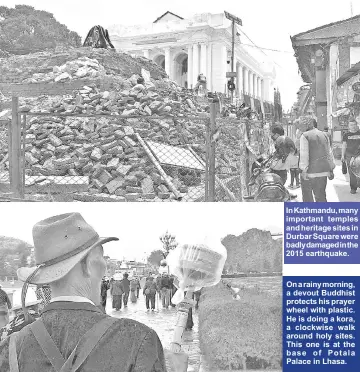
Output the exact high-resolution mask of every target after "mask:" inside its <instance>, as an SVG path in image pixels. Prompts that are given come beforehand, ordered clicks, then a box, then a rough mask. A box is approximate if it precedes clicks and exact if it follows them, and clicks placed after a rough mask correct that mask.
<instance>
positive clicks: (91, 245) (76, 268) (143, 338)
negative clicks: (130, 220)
mask: <svg viewBox="0 0 360 372" xmlns="http://www.w3.org/2000/svg"><path fill="white" fill-rule="evenodd" d="M33 240H34V250H35V257H36V266H34V267H22V268H20V269H18V271H17V275H18V278H19V279H20V280H21V281H23V282H24V287H23V291H24V293H26V289H27V286H28V284H34V285H37V284H41V283H49V284H50V286H51V291H52V295H53V298H52V300H51V303H50V304H49V305H48V306H47V307H46V308H45V309H44V310H43V312H42V313H41V317H40V318H39V319H38V320H36V321H35V322H33V323H31V324H30V325H29V326H27V327H24V328H23V329H21V330H20V331H19V332H16V333H14V334H12V335H11V336H10V337H8V338H6V339H5V341H3V342H2V343H1V344H0V371H1V372H9V371H10V370H12V371H15V370H17V371H19V372H25V371H26V372H38V371H43V370H45V369H46V370H50V369H51V370H55V371H59V370H60V369H61V368H62V367H63V366H64V364H65V363H67V365H69V366H70V367H71V369H72V370H74V371H75V370H76V371H78V370H79V369H81V370H83V371H90V370H91V371H97V372H108V371H117V370H119V368H120V367H119V366H122V368H123V369H124V370H129V371H130V370H131V371H133V372H140V371H141V372H154V371H156V372H165V371H166V365H165V358H164V351H163V347H162V344H161V342H160V340H159V337H158V335H157V334H156V332H155V331H154V330H152V329H150V328H149V327H147V326H145V325H144V324H141V323H139V322H137V321H134V320H131V319H126V318H121V319H119V318H114V317H110V316H108V315H106V314H103V313H102V312H101V311H100V310H99V309H98V308H97V307H96V305H99V303H100V289H101V280H102V277H103V276H104V273H105V270H106V261H105V259H104V252H103V250H104V249H103V245H104V244H105V243H107V242H109V241H112V240H117V238H114V237H109V238H100V237H99V235H98V234H97V232H96V231H95V230H94V229H93V228H92V227H91V226H90V225H88V224H87V223H86V221H85V220H84V219H83V218H82V216H81V215H80V214H79V213H68V214H62V215H59V216H54V217H51V218H49V219H46V220H43V221H41V222H40V223H38V224H36V225H35V226H34V228H33ZM24 311H26V308H25V310H24ZM25 316H27V313H25ZM170 358H171V359H174V358H177V361H178V362H179V363H180V364H181V366H180V367H178V369H177V371H178V372H179V371H184V370H186V367H187V362H188V361H187V359H184V358H183V355H181V357H179V358H178V357H177V355H176V354H174V353H172V356H171V357H170ZM181 361H182V362H181ZM50 363H51V365H52V367H49V365H50ZM65 368H66V367H65Z"/></svg>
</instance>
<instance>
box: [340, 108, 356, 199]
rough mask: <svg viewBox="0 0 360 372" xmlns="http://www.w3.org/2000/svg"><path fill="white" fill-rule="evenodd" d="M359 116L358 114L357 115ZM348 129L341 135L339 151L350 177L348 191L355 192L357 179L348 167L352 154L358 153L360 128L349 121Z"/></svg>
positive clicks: (354, 122)
mask: <svg viewBox="0 0 360 372" xmlns="http://www.w3.org/2000/svg"><path fill="white" fill-rule="evenodd" d="M359 118H360V115H359ZM348 128H349V131H348V132H347V133H345V134H344V136H343V145H342V151H341V161H343V162H346V165H347V170H348V173H349V179H350V193H351V194H356V190H357V189H358V187H359V179H358V178H357V177H356V176H355V174H354V173H353V172H352V170H351V168H350V161H351V159H352V158H353V157H354V156H357V155H359V153H360V130H359V126H358V124H357V122H356V121H353V120H352V121H350V122H349V127H348Z"/></svg>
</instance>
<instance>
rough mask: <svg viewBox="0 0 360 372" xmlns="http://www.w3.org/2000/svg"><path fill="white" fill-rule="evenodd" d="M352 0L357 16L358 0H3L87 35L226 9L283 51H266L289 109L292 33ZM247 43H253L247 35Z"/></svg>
mask: <svg viewBox="0 0 360 372" xmlns="http://www.w3.org/2000/svg"><path fill="white" fill-rule="evenodd" d="M351 2H352V9H353V15H357V14H359V13H360V1H359V0H352V1H350V0H272V1H269V0H251V1H239V0H227V1H226V2H222V1H209V0H196V1H194V0H182V1H171V2H170V1H168V0H152V1H149V0H137V1H119V0H103V1H101V2H98V1H91V0H76V1H75V0H62V1H49V0H15V1H14V0H2V1H1V5H5V6H10V7H13V6H14V5H15V4H28V5H32V6H34V7H35V8H37V9H41V10H46V11H49V12H51V13H53V14H54V16H55V18H56V19H57V20H58V21H59V22H61V23H64V24H66V25H67V26H68V28H69V29H71V30H74V31H77V32H78V33H79V34H80V35H81V36H82V37H83V38H84V37H85V36H86V34H87V33H88V31H89V30H90V28H91V27H93V26H95V25H101V26H103V27H107V26H109V25H111V24H124V25H134V24H141V23H149V22H153V21H154V20H155V19H156V18H157V17H159V16H160V15H162V14H163V13H165V12H166V11H171V12H173V13H175V14H178V15H179V16H181V17H183V18H189V17H191V16H192V15H193V14H195V13H221V12H223V11H224V10H226V11H228V12H230V13H233V14H234V15H236V16H238V17H239V18H241V19H242V21H243V30H244V31H245V32H246V34H247V35H248V36H249V37H250V38H251V39H252V40H253V41H254V42H255V43H256V44H257V45H258V46H259V47H263V48H268V49H276V50H280V51H281V52H270V51H265V52H266V53H267V55H268V56H270V57H271V58H272V59H273V61H275V62H276V63H277V64H278V66H277V69H278V85H279V86H280V89H281V94H282V102H283V106H284V108H285V109H289V108H290V107H291V105H292V104H293V103H294V101H295V100H296V92H297V90H298V89H299V87H300V86H301V85H302V84H303V83H302V80H301V78H300V77H299V75H298V66H297V64H296V61H295V58H294V57H293V49H292V46H291V42H290V36H293V35H296V34H298V33H300V32H303V31H307V30H309V29H312V28H315V27H318V26H321V25H324V24H327V23H331V22H335V21H339V20H341V19H346V18H349V17H351V5H350V4H351ZM242 42H243V43H248V40H246V39H244V40H242Z"/></svg>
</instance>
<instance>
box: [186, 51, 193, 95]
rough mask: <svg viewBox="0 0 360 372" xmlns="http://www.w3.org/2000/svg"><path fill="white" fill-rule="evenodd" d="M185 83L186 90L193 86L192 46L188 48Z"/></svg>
mask: <svg viewBox="0 0 360 372" xmlns="http://www.w3.org/2000/svg"><path fill="white" fill-rule="evenodd" d="M187 75H188V76H187V83H188V88H189V89H190V88H191V86H192V85H193V47H192V45H189V46H188V73H187Z"/></svg>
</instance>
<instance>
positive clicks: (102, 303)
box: [101, 295, 107, 309]
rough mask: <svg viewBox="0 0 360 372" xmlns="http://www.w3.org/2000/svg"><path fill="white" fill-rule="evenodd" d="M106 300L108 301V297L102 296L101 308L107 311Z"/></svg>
mask: <svg viewBox="0 0 360 372" xmlns="http://www.w3.org/2000/svg"><path fill="white" fill-rule="evenodd" d="M106 300H107V295H106V296H101V306H102V307H103V308H104V309H106Z"/></svg>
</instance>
